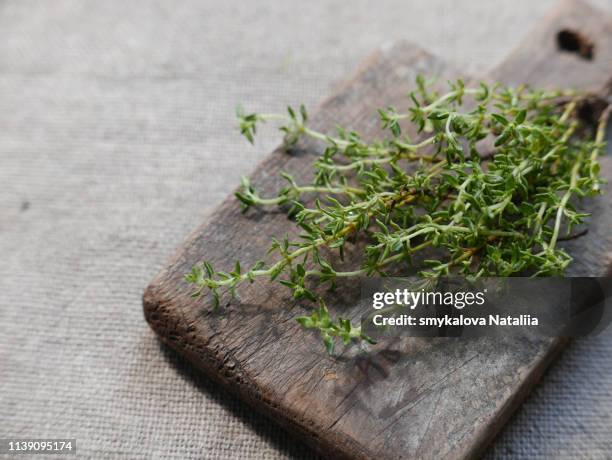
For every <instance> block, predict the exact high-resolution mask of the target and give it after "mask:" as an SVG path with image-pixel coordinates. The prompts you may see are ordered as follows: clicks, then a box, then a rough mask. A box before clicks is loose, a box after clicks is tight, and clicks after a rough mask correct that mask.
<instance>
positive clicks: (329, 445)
mask: <svg viewBox="0 0 612 460" xmlns="http://www.w3.org/2000/svg"><path fill="white" fill-rule="evenodd" d="M562 29H572V30H573V29H576V30H577V31H580V32H581V33H583V34H585V35H587V36H588V37H590V39H591V40H592V41H593V43H594V51H593V54H594V56H593V59H592V60H587V59H584V58H583V57H581V56H580V55H579V54H578V53H573V52H560V51H559V50H558V47H557V40H556V36H557V32H558V31H559V30H562ZM611 48H612V21H611V20H610V18H607V17H604V16H602V14H601V13H600V12H597V11H594V10H592V9H591V8H590V7H589V6H586V5H584V4H582V3H577V2H567V3H564V4H562V5H561V6H560V7H559V8H558V9H557V10H556V11H555V12H554V14H552V15H550V16H549V17H548V18H547V19H546V21H545V22H544V23H543V24H542V25H541V27H540V28H539V29H538V30H537V31H536V32H534V33H533V34H531V35H530V36H529V37H528V38H527V40H526V41H525V42H524V43H523V44H522V45H521V46H520V47H519V48H518V50H517V51H516V52H515V53H513V54H512V55H511V56H510V57H509V58H508V59H507V60H506V61H505V62H504V63H502V64H501V65H500V66H499V67H498V68H497V70H496V71H494V72H493V73H492V74H491V75H489V76H488V78H489V79H491V80H501V81H503V82H505V83H510V84H512V83H514V84H518V83H523V82H528V83H532V84H534V85H537V86H544V87H555V86H564V87H576V88H581V89H589V90H593V91H598V92H599V93H606V94H607V93H609V89H610V82H611V76H612V49H611ZM417 73H423V74H425V75H437V76H439V77H440V80H441V81H445V80H446V79H452V78H457V77H460V76H464V75H462V74H461V72H460V71H458V70H457V69H454V68H451V67H450V66H448V65H445V64H444V63H442V62H440V61H439V60H438V59H436V58H434V57H432V56H431V55H429V54H427V53H426V52H424V51H422V50H420V49H418V48H416V47H414V46H411V45H409V44H405V43H402V44H398V45H396V46H393V47H389V48H386V49H381V50H380V51H379V52H377V53H376V54H375V55H374V56H372V57H371V58H370V59H369V60H368V61H367V62H366V63H365V64H364V65H363V66H362V68H361V70H360V71H359V72H358V74H357V75H356V76H355V77H354V78H353V79H352V80H350V81H349V82H347V83H346V84H345V85H344V86H343V87H342V88H341V89H340V90H339V91H338V93H337V94H336V95H334V96H332V97H331V98H329V99H328V100H326V101H325V102H324V103H323V104H322V105H321V107H320V108H319V109H318V112H317V114H316V115H315V117H313V121H312V124H313V125H314V126H315V127H317V128H318V129H321V130H331V129H333V126H335V125H336V124H341V125H344V126H346V127H350V128H354V129H356V130H358V131H361V132H363V133H364V135H365V136H366V137H370V138H372V137H376V136H379V135H380V134H381V133H380V131H379V127H378V124H379V123H378V120H377V117H376V113H375V109H376V108H378V107H381V106H386V105H390V104H393V105H396V106H397V105H401V103H402V101H404V100H405V95H406V93H407V92H408V91H409V90H410V89H411V88H412V85H413V82H414V78H415V76H416V74H417ZM464 77H465V76H464ZM296 102H299V101H296ZM320 149H321V145H319V144H316V143H310V142H302V141H301V142H300V143H299V144H298V145H297V146H296V148H294V149H292V150H291V152H289V153H285V152H283V151H281V150H278V151H275V152H273V153H272V154H271V155H270V156H269V157H268V158H267V159H266V160H265V161H264V162H263V163H262V164H261V165H260V166H259V167H258V168H257V170H256V171H255V172H254V173H253V174H252V176H251V177H252V180H253V182H254V184H256V185H257V186H258V187H259V188H260V189H262V191H263V193H267V194H271V193H274V192H275V191H276V190H278V188H279V187H280V186H281V181H280V180H279V178H278V173H279V171H282V170H284V171H289V172H291V173H292V174H294V175H295V176H296V178H297V179H298V181H300V180H301V181H305V180H307V179H308V178H309V175H310V171H311V167H310V165H311V162H312V160H313V158H315V156H316V155H317V154H319V153H320ZM604 160H605V161H603V162H602V163H603V164H602V170H603V174H604V175H605V176H606V177H608V178H610V179H612V162H610V161H609V160H610V158H605V159H604ZM589 208H590V209H591V210H592V211H593V217H592V219H591V222H590V231H589V233H588V234H587V235H586V236H585V237H583V238H580V239H577V240H573V241H570V242H568V243H567V247H568V248H569V250H570V251H571V252H572V254H573V255H574V256H575V258H576V262H575V263H574V264H573V265H572V268H571V273H570V274H572V275H601V274H602V273H604V272H605V271H607V267H608V266H609V264H610V261H611V260H612V241H611V235H610V232H609V228H610V223H611V222H612V201H611V199H610V194H609V193H608V196H604V197H602V198H600V199H597V200H594V201H593V202H591V203H590V204H589ZM285 233H289V234H290V235H291V234H294V233H295V230H294V229H293V224H292V223H291V222H290V221H289V220H288V219H287V218H286V216H285V215H284V214H283V213H282V212H280V211H265V212H264V211H252V212H249V213H247V214H246V215H243V214H241V212H240V208H239V206H238V204H237V203H236V201H235V200H234V198H233V197H228V198H227V199H226V200H225V201H224V202H223V203H222V204H221V205H220V206H219V208H218V209H217V210H216V211H215V212H214V213H213V214H212V215H211V216H210V218H209V220H208V222H205V223H204V224H203V225H202V226H200V227H199V228H198V229H196V231H195V232H193V233H192V235H191V236H190V237H189V238H188V239H187V241H186V242H185V243H184V244H183V245H182V246H181V247H180V248H179V250H178V252H177V253H176V255H175V256H174V257H173V258H172V260H171V261H170V263H169V264H168V266H167V267H166V268H164V269H163V270H162V271H161V272H160V273H159V274H158V275H157V276H156V277H155V279H154V280H153V281H152V282H151V284H150V286H149V287H148V288H147V290H146V292H145V294H144V299H143V303H144V312H145V317H146V319H147V321H148V322H149V323H150V325H151V327H152V328H153V329H154V330H155V331H156V332H157V334H159V337H160V338H161V339H162V341H164V342H165V343H166V344H168V345H169V346H171V347H172V348H173V349H175V350H177V351H178V352H179V353H180V354H182V355H184V356H185V357H187V358H188V359H189V360H190V361H191V362H193V364H194V365H195V366H197V367H198V368H199V369H201V370H202V371H204V372H205V373H207V374H208V375H209V376H210V377H211V378H213V379H215V380H216V381H218V382H219V383H220V384H222V385H224V386H226V387H228V388H229V389H231V390H232V391H234V392H236V393H238V394H239V395H240V396H241V397H242V398H244V400H245V401H247V402H248V403H249V404H251V405H253V406H254V407H256V408H257V409H259V410H261V411H263V412H265V413H266V414H268V415H269V416H270V417H272V418H273V419H275V420H277V421H278V422H279V423H280V424H281V425H283V426H285V427H286V428H287V429H289V430H290V431H292V432H294V433H296V434H297V435H299V436H301V437H302V438H303V439H304V440H306V441H307V442H308V443H310V444H311V445H312V446H313V447H314V448H315V449H317V450H318V451H319V452H321V453H322V454H324V455H326V456H329V457H332V458H389V459H391V458H465V457H473V456H475V455H477V454H478V453H480V452H481V451H482V449H483V448H484V447H485V446H486V445H487V443H488V442H489V441H490V440H491V439H492V437H493V436H494V435H495V434H496V433H497V431H498V430H499V428H500V427H501V426H502V425H503V423H504V422H505V421H506V420H507V418H508V417H509V416H510V414H511V413H512V411H513V410H514V409H515V408H516V407H517V406H518V404H519V403H520V402H521V400H522V399H523V398H524V397H525V395H526V394H527V392H528V391H529V389H530V388H531V387H532V385H533V384H534V383H535V382H536V381H537V379H538V378H539V377H540V376H541V374H542V372H543V371H544V369H545V368H546V366H547V365H548V364H549V363H550V362H551V360H552V359H553V358H554V356H555V355H556V353H557V352H558V351H559V350H560V349H561V347H562V345H563V343H564V341H562V340H559V339H532V340H521V341H517V340H516V339H511V338H506V339H493V338H483V339H478V340H469V341H468V340H462V339H436V340H431V339H429V340H426V339H408V338H406V339H402V340H398V341H395V342H393V343H384V344H379V345H377V346H375V347H373V350H372V351H371V352H370V353H367V354H366V353H364V352H361V351H359V350H358V349H357V347H351V348H348V349H346V350H345V351H344V352H343V353H342V354H341V356H339V357H337V358H331V357H329V356H327V355H326V353H325V351H324V350H323V347H322V346H321V343H320V340H319V339H318V337H317V336H316V334H314V333H310V332H306V331H302V330H301V329H300V328H299V326H298V325H297V324H296V322H295V321H294V318H295V317H296V316H299V315H302V314H304V313H305V310H304V309H303V308H302V307H300V306H299V305H296V304H295V303H294V302H293V301H292V300H291V298H290V295H288V292H287V291H286V290H284V289H280V288H278V287H277V286H275V285H272V284H270V283H266V282H263V281H257V282H256V283H255V284H254V285H251V286H245V287H243V288H240V289H239V291H238V293H239V296H240V299H241V300H240V302H237V301H233V302H231V303H229V304H228V305H227V306H226V307H225V308H223V309H220V311H219V312H211V310H210V308H209V305H210V302H209V299H208V298H202V299H194V298H192V297H191V296H190V287H189V286H188V285H187V284H186V283H185V282H184V281H183V275H184V274H185V273H186V272H187V271H189V270H190V268H191V266H193V265H194V264H196V263H198V262H199V261H201V260H202V259H204V258H205V259H207V260H210V261H211V262H212V263H213V265H214V266H216V267H218V268H219V269H226V268H230V267H231V266H232V264H233V261H234V260H238V259H239V260H241V261H242V262H243V266H248V265H249V264H250V263H253V262H254V261H256V260H258V259H260V258H264V257H265V253H266V250H267V248H268V244H269V241H270V238H271V237H272V236H282V235H283V234H285ZM349 258H350V257H349ZM357 284H358V283H346V284H344V285H342V286H341V288H340V289H339V290H338V291H337V292H336V293H335V294H333V299H332V301H330V302H329V303H330V309H331V310H332V312H333V313H337V312H338V311H341V312H342V314H343V315H347V314H348V315H349V316H350V309H351V305H352V304H354V303H355V299H356V296H358V294H359V287H358V286H357ZM194 436H197V433H194Z"/></svg>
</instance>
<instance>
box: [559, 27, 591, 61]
mask: <svg viewBox="0 0 612 460" xmlns="http://www.w3.org/2000/svg"><path fill="white" fill-rule="evenodd" d="M557 47H558V48H559V50H560V51H567V52H569V53H576V54H577V55H578V56H580V57H581V58H582V59H585V60H587V61H592V60H593V58H594V57H595V44H594V43H593V42H592V41H591V40H589V38H588V37H586V36H585V35H583V34H581V33H579V32H576V31H575V30H572V29H562V30H560V31H559V32H558V33H557Z"/></svg>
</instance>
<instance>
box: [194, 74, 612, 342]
mask: <svg viewBox="0 0 612 460" xmlns="http://www.w3.org/2000/svg"><path fill="white" fill-rule="evenodd" d="M409 96H410V101H411V105H410V107H409V108H408V109H407V110H406V111H405V112H400V111H397V110H396V109H395V108H394V107H387V108H385V109H380V110H379V111H378V115H379V118H380V121H381V125H382V128H383V129H384V130H386V131H387V132H388V133H389V136H388V137H387V138H386V139H385V140H382V141H374V142H368V141H366V140H364V139H363V138H362V137H361V136H360V135H359V134H358V133H356V132H354V131H347V130H345V129H343V128H338V129H337V132H336V134H335V135H328V134H325V133H322V132H319V131H316V130H314V129H312V128H310V127H309V126H308V114H307V112H306V109H305V108H304V106H300V108H299V110H297V111H296V110H294V109H292V108H291V107H289V108H288V111H287V114H286V115H282V114H257V113H245V112H244V111H243V110H241V109H239V110H238V112H237V115H238V119H239V126H240V132H241V133H242V134H243V135H244V136H245V137H246V138H247V140H248V141H249V142H251V143H252V142H253V141H254V136H255V134H256V130H257V127H258V125H259V124H261V123H264V122H269V121H275V122H280V123H281V126H280V129H281V131H282V132H283V133H284V137H285V145H286V146H287V147H290V146H292V145H293V144H295V143H296V142H297V141H298V140H299V139H300V138H301V137H309V138H311V139H313V140H315V141H316V142H320V143H322V144H323V145H324V146H325V148H324V150H323V153H322V154H321V155H320V156H319V157H318V158H317V159H316V161H315V162H314V164H313V169H314V174H313V179H312V181H311V182H309V183H306V184H299V183H297V181H296V180H295V179H294V177H293V176H291V175H290V174H288V173H283V174H282V176H283V178H284V179H285V180H286V181H287V185H286V186H285V187H283V188H282V189H281V190H280V191H279V192H278V194H277V195H276V196H272V197H262V196H261V195H260V194H259V193H258V192H257V190H256V189H255V188H254V187H253V186H252V184H251V183H250V181H249V180H248V179H243V182H242V187H241V190H240V191H238V192H237V193H236V197H237V198H238V199H239V200H240V202H241V203H242V205H243V209H244V210H245V211H246V210H248V209H249V208H250V207H253V206H278V205H280V206H283V205H285V206H288V208H289V213H290V216H291V217H292V218H293V219H294V220H295V223H296V225H297V226H299V227H300V229H301V231H302V232H301V233H300V235H299V237H298V239H296V240H294V241H290V240H289V238H288V237H285V238H284V239H281V240H277V239H274V238H273V239H272V242H271V247H270V251H269V253H271V254H274V255H275V257H274V258H273V260H275V261H273V262H266V261H263V260H261V261H258V262H256V263H255V264H254V265H253V266H251V267H250V268H249V269H248V270H243V269H242V267H241V265H240V263H236V264H235V266H234V269H233V271H231V272H223V271H216V270H215V269H213V267H212V266H211V264H210V263H208V262H206V261H205V262H202V263H201V264H200V265H197V266H195V267H193V269H192V271H191V273H189V274H188V275H186V280H187V281H188V282H190V283H192V284H193V285H194V288H195V289H194V295H195V296H199V295H201V294H203V293H204V292H207V291H210V292H211V293H212V296H213V302H214V306H215V307H217V306H218V305H219V301H220V300H219V299H220V296H221V294H222V293H223V292H225V291H229V292H231V293H234V291H235V289H236V287H237V286H238V285H239V284H240V283H242V282H244V281H248V282H253V281H254V280H255V279H256V278H260V277H265V278H269V279H270V280H271V281H274V280H277V279H278V281H279V282H280V283H281V284H282V285H284V286H286V287H288V288H289V289H291V291H292V292H293V296H294V297H295V298H296V299H308V300H311V301H321V299H320V298H319V296H318V295H317V294H316V293H315V292H314V290H313V289H312V284H311V283H309V280H311V279H316V280H318V281H319V282H323V283H330V284H331V285H333V284H334V282H335V281H336V280H337V279H338V278H351V277H358V276H373V275H379V276H386V275H387V272H388V269H389V267H391V266H397V265H398V264H399V263H408V264H409V266H412V264H413V257H414V256H415V254H419V253H421V252H422V251H423V250H424V249H425V248H436V249H437V250H438V254H439V257H437V258H436V259H435V260H423V261H421V263H420V267H421V268H420V272H419V273H420V274H421V275H422V276H425V277H437V276H441V275H449V274H461V275H465V276H469V277H473V278H476V277H481V276H510V275H512V274H516V273H521V274H524V273H529V274H531V275H534V276H542V275H558V274H562V273H563V272H564V270H565V269H566V267H567V266H568V265H569V263H570V262H571V260H572V259H571V257H570V255H569V254H567V253H566V252H565V251H564V250H563V249H562V248H560V247H559V246H558V242H559V241H560V240H561V239H563V238H566V236H563V235H570V234H571V232H572V228H573V227H575V226H577V225H580V224H582V223H583V222H584V218H585V217H586V216H587V214H584V213H581V212H579V211H577V210H576V208H575V200H573V198H575V197H578V198H582V197H586V196H591V195H594V194H597V193H599V190H600V184H601V182H602V180H601V179H600V177H599V165H598V157H599V155H600V154H601V152H602V149H603V147H604V142H603V141H604V131H605V127H606V123H607V119H608V116H609V113H610V108H607V109H606V110H604V111H603V113H602V114H601V117H600V120H599V123H598V125H597V126H596V127H595V129H594V133H593V129H591V127H590V126H588V125H586V123H585V122H584V121H583V120H581V119H580V117H579V110H578V109H579V107H580V104H581V103H582V101H583V97H582V96H580V95H578V94H576V93H574V92H571V91H540V90H534V89H530V88H527V87H525V86H521V87H518V88H508V87H503V86H500V85H494V86H489V85H487V84H485V83H481V84H480V86H478V87H475V88H466V86H465V85H464V83H463V82H462V81H461V80H458V81H457V82H454V83H450V88H449V91H448V92H447V93H445V94H443V95H438V94H437V93H436V92H435V91H433V90H430V89H429V86H428V84H427V83H426V82H425V80H424V79H423V78H419V79H417V89H416V90H415V91H414V92H412V93H411V94H410V95H409ZM407 122H408V123H412V124H413V125H414V126H416V131H417V135H418V138H417V139H416V140H412V139H410V138H409V137H408V136H407V135H405V134H403V129H402V124H404V123H407ZM312 196H315V197H316V198H314V199H310V197H312ZM355 237H361V238H364V239H366V241H367V242H368V244H367V246H366V247H365V250H364V252H363V255H362V258H361V264H360V266H359V267H357V268H356V269H354V270H351V271H342V270H340V269H338V268H337V264H336V263H334V261H332V260H331V257H328V259H329V260H328V259H326V258H325V257H324V256H323V251H322V249H323V248H326V249H328V250H331V251H332V252H333V251H337V252H338V253H339V256H340V257H341V258H342V257H343V255H344V250H345V248H346V247H347V245H349V244H351V243H349V239H350V238H355ZM328 253H329V251H327V252H326V254H328ZM298 321H299V322H300V324H301V325H302V326H303V327H305V328H308V329H317V330H319V331H320V332H321V335H322V337H323V339H324V341H325V343H326V347H327V349H328V351H330V352H331V351H333V347H334V345H333V344H334V340H335V339H337V338H340V339H341V340H342V341H343V342H345V343H348V342H350V341H351V340H353V339H362V340H364V339H365V340H369V339H368V338H367V337H365V336H363V335H362V334H361V331H360V329H359V328H355V327H353V326H352V325H351V324H350V321H348V320H346V319H342V318H339V319H338V320H337V321H334V320H332V319H331V318H330V317H329V313H328V312H327V308H326V307H325V306H324V304H321V306H320V307H319V309H317V310H315V311H314V313H313V314H312V315H311V316H308V317H301V318H298Z"/></svg>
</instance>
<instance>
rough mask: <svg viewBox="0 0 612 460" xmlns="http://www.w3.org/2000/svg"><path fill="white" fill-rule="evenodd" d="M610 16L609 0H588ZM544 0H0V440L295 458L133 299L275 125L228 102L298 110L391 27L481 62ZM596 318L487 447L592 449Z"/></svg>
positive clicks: (98, 451)
mask: <svg viewBox="0 0 612 460" xmlns="http://www.w3.org/2000/svg"><path fill="white" fill-rule="evenodd" d="M595 3H596V4H598V5H599V6H600V7H602V8H607V9H608V11H610V9H611V7H612V5H611V4H610V1H609V0H599V1H597V2H595ZM553 4H554V1H553V0H540V1H537V2H534V1H533V0H507V1H503V0H495V1H493V0H488V1H485V0H483V1H461V2H452V1H444V0H415V1H411V2H408V1H404V0H397V1H386V2H367V1H365V0H357V1H351V2H339V1H331V0H313V1H309V2H292V1H281V0H263V1H257V2H234V1H223V2H214V1H195V0H186V1H182V2H174V1H170V0H160V1H117V0H105V1H93V0H91V1H82V0H75V1H70V0H58V1H53V2H43V1H25V0H2V2H0V256H1V258H0V421H1V422H0V438H6V437H17V436H18V437H41V438H53V437H61V438H77V440H78V441H77V446H78V450H77V452H78V455H79V457H81V458H83V457H89V458H117V457H126V458H156V457H157V458H161V457H163V458H188V457H198V458H202V457H203V458H215V459H216V458H220V459H222V458H246V459H277V458H312V457H314V454H312V452H311V451H310V450H309V449H308V448H306V447H304V446H303V445H301V444H299V443H298V442H296V441H295V440H294V439H293V438H292V437H290V436H288V435H287V434H286V433H285V432H284V431H283V430H282V429H281V428H279V427H278V426H277V425H275V424H273V423H272V422H269V421H268V420H267V419H265V418H263V417H262V416H260V415H258V414H256V413H254V412H253V411H251V410H250V409H249V408H248V407H247V406H245V405H244V404H243V403H241V402H240V401H239V400H238V399H236V398H235V397H233V396H231V395H229V394H227V393H226V392H225V391H224V390H222V389H220V388H218V387H217V386H215V385H214V384H213V383H211V382H210V381H209V380H208V379H206V378H205V377H202V376H200V375H198V374H196V373H195V372H194V371H192V370H191V369H190V367H189V366H187V365H186V364H185V363H183V362H182V361H181V360H180V359H179V358H177V357H176V356H175V355H174V354H172V353H171V352H169V351H167V350H166V349H165V348H164V347H162V346H160V344H159V342H158V340H157V339H156V337H155V335H154V333H153V332H152V331H151V330H150V329H149V327H148V326H147V324H146V323H145V321H144V319H143V315H142V307H141V295H142V292H143V289H144V288H145V286H146V285H147V283H148V282H149V280H150V279H151V278H152V277H153V275H154V274H155V273H156V272H157V271H158V270H159V269H160V268H161V267H162V266H163V264H164V263H165V262H166V260H167V258H168V256H169V255H170V254H171V253H172V252H173V250H174V248H175V247H177V246H178V245H179V244H180V243H181V241H182V240H183V238H184V237H185V236H186V235H187V233H188V232H190V231H191V230H192V229H193V228H194V227H195V226H197V225H198V224H199V223H200V222H201V221H202V220H203V219H205V218H206V216H207V215H208V214H209V213H210V211H211V210H212V209H213V208H214V207H215V206H216V205H217V204H218V203H219V202H220V201H221V200H222V199H223V198H224V197H225V196H226V195H227V194H228V193H230V192H231V191H232V190H233V188H234V187H235V186H236V185H237V184H238V181H239V178H240V176H241V175H244V174H248V173H249V172H250V171H251V170H252V169H253V167H254V166H255V164H256V163H257V162H258V161H259V160H260V159H261V158H262V157H263V156H264V155H265V154H266V153H268V152H269V151H270V150H272V148H273V147H274V146H275V145H276V144H277V143H278V142H279V139H280V136H279V133H278V132H277V131H275V130H273V129H272V128H270V129H263V130H262V132H261V135H260V136H259V137H258V139H257V143H256V146H255V147H250V146H248V145H247V144H246V142H245V141H244V140H243V139H242V138H240V136H239V135H238V134H237V132H236V129H235V119H234V107H235V106H236V105H237V104H238V103H244V104H245V105H246V106H247V107H248V108H249V109H252V110H258V111H263V112H267V111H278V110H283V109H284V107H285V106H286V105H287V104H299V103H300V102H304V103H305V104H306V105H307V106H309V107H313V106H314V105H315V104H316V102H317V101H319V100H320V99H322V98H323V97H325V96H326V95H327V94H329V93H330V92H331V91H332V90H333V88H334V87H335V86H336V85H337V84H338V82H339V81H341V80H342V79H343V78H345V77H346V76H347V74H349V73H350V72H351V71H353V70H355V69H356V68H357V66H358V64H359V63H360V61H361V60H362V58H364V57H366V56H367V55H368V54H369V53H371V52H372V51H373V50H375V49H376V48H377V47H379V46H381V45H383V44H385V43H388V42H392V41H394V40H398V39H408V40H411V41H413V42H416V43H417V44H419V45H421V46H422V47H424V48H425V49H427V50H429V51H431V52H433V53H434V54H436V55H438V56H440V57H442V58H444V59H446V60H448V61H451V62H454V63H455V64H457V65H459V66H461V68H463V69H465V71H466V73H469V74H476V75H477V74H479V73H483V72H485V71H487V70H488V69H490V68H492V67H493V66H494V65H495V64H497V63H498V62H500V61H501V60H503V59H504V58H505V57H506V55H507V54H508V53H509V52H510V51H511V50H512V49H513V47H514V46H515V45H517V44H518V43H519V41H520V40H521V38H522V37H524V35H525V34H526V33H527V32H528V31H529V29H531V28H532V27H534V26H535V25H536V24H537V22H538V20H539V19H541V18H542V16H543V15H544V14H545V13H546V12H547V10H548V9H549V8H551V7H552V6H553ZM611 353H612V333H610V331H608V332H607V333H605V334H604V335H602V336H599V337H593V338H589V339H585V340H578V341H576V342H575V343H574V344H573V345H571V346H570V347H569V348H568V350H567V351H566V352H565V353H564V354H563V356H562V358H561V359H560V361H559V362H557V363H556V364H555V365H554V367H553V368H552V369H551V370H550V371H549V372H548V373H547V375H546V377H545V378H544V380H543V382H542V383H541V384H540V385H538V387H537V388H536V389H535V391H534V392H533V394H532V395H531V396H530V397H529V398H528V400H527V402H526V403H525V404H524V405H523V406H522V407H521V408H520V410H519V411H518V413H517V414H516V416H514V417H513V419H512V420H511V421H510V423H509V424H508V425H507V426H506V427H505V428H504V430H503V432H502V433H501V435H500V436H499V437H498V438H497V440H496V441H495V443H494V444H493V446H492V447H491V449H490V450H489V452H488V454H487V455H488V456H489V457H490V458H494V457H495V458H527V457H528V458H538V457H541V458H552V457H556V458H570V457H580V456H582V457H589V458H604V457H609V455H611V452H612V419H611V418H610V414H611V413H612V360H610V354H611Z"/></svg>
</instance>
